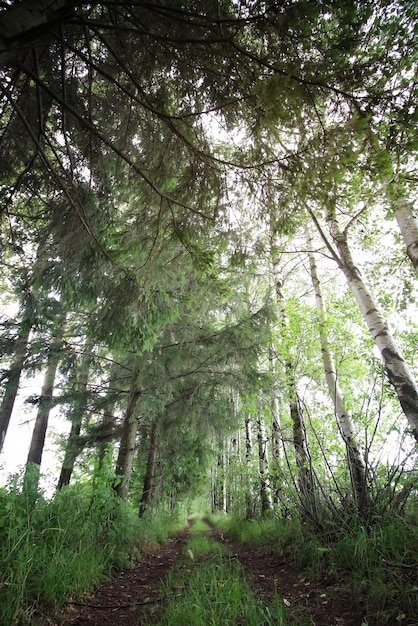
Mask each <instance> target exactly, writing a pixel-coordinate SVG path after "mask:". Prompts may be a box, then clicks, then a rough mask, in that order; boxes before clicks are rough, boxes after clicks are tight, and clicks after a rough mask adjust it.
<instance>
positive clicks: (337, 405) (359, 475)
mask: <svg viewBox="0 0 418 626" xmlns="http://www.w3.org/2000/svg"><path fill="white" fill-rule="evenodd" d="M305 235H306V241H307V247H308V256H309V266H310V271H311V278H312V285H313V288H314V291H315V300H316V307H317V310H318V320H319V339H320V343H321V353H322V361H323V364H324V370H325V378H326V381H327V386H328V390H329V393H330V396H331V398H332V401H333V404H334V411H335V415H336V417H337V422H338V425H339V428H340V432H341V435H342V437H343V440H344V443H345V446H346V452H347V460H348V467H349V471H350V476H351V483H352V488H353V494H354V497H355V501H356V504H357V507H358V510H359V511H363V512H367V510H369V509H370V507H371V498H370V493H369V490H368V486H367V477H366V473H367V472H366V463H365V460H364V457H363V454H362V452H361V450H360V448H359V447H358V445H357V442H356V438H355V434H354V425H353V422H352V419H351V416H350V414H349V412H348V411H347V409H346V407H345V400H344V397H343V394H342V392H341V390H340V387H339V384H338V379H337V374H336V368H335V364H334V360H333V358H332V356H331V350H330V347H329V343H328V336H327V331H326V328H325V306H324V302H323V299H322V291H321V284H320V281H319V277H318V270H317V266H316V260H315V256H314V254H313V252H312V238H311V235H310V232H309V230H308V228H307V227H305Z"/></svg>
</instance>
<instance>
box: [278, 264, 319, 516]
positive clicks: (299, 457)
mask: <svg viewBox="0 0 418 626" xmlns="http://www.w3.org/2000/svg"><path fill="white" fill-rule="evenodd" d="M272 262H273V273H274V278H275V289H276V299H277V305H278V308H279V315H280V331H281V334H282V337H283V339H284V340H285V337H286V316H285V311H284V306H283V294H282V281H281V278H280V275H279V270H278V264H277V259H275V258H274V257H273V259H272ZM284 362H285V378H286V391H287V401H288V403H289V410H290V419H291V422H292V427H293V446H294V450H295V459H296V466H297V468H298V486H299V492H300V498H301V503H302V507H303V509H304V510H305V511H312V510H313V508H314V501H315V485H314V480H313V476H312V472H311V468H310V460H309V455H308V449H309V448H308V442H307V439H306V432H305V427H304V424H303V415H302V410H301V407H300V403H299V398H298V393H297V388H296V380H295V375H294V366H293V363H292V361H291V359H290V358H289V357H288V355H286V354H285V355H284Z"/></svg>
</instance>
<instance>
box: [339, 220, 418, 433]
mask: <svg viewBox="0 0 418 626" xmlns="http://www.w3.org/2000/svg"><path fill="white" fill-rule="evenodd" d="M328 222H329V225H330V231H331V235H332V238H333V240H334V241H335V244H336V246H337V248H338V251H339V255H340V263H339V265H340V267H341V269H342V271H343V272H344V274H345V277H346V279H347V282H348V284H349V286H350V288H351V290H352V292H353V294H354V296H355V298H356V300H357V303H358V305H359V308H360V310H361V312H362V314H363V317H364V319H365V321H366V324H367V327H368V329H369V332H370V334H371V336H372V337H373V339H374V341H375V343H376V345H377V347H378V348H379V351H380V354H381V356H382V359H383V362H384V364H385V368H386V372H387V375H388V379H389V382H390V383H391V384H392V386H393V388H394V389H395V392H396V395H397V396H398V399H399V402H400V405H401V407H402V410H403V412H404V414H405V416H406V418H407V420H408V423H409V425H410V427H411V430H412V434H413V436H414V438H415V440H416V441H417V442H418V388H417V385H416V382H415V380H414V378H413V376H412V374H411V372H410V370H409V368H408V365H407V364H406V362H405V359H404V358H403V355H402V353H401V350H400V349H399V347H398V345H397V343H396V341H395V340H394V338H393V336H392V334H391V332H390V330H389V328H388V325H387V323H386V320H385V319H384V317H383V315H382V314H381V313H380V311H379V310H378V308H377V306H376V303H375V302H374V299H373V296H372V294H371V293H370V291H369V289H368V287H367V285H366V284H365V282H364V280H363V278H362V276H361V272H360V270H359V268H358V267H357V266H356V264H355V263H354V260H353V257H352V254H351V250H350V247H349V245H348V240H347V232H346V231H341V229H340V227H339V224H338V222H337V220H336V218H335V216H334V215H332V214H329V215H328Z"/></svg>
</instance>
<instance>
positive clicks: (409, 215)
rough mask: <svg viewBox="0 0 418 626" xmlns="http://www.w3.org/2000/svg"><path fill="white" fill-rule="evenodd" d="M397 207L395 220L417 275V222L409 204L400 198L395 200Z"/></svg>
mask: <svg viewBox="0 0 418 626" xmlns="http://www.w3.org/2000/svg"><path fill="white" fill-rule="evenodd" d="M397 206H398V208H397V210H396V213H395V218H396V221H397V222H398V226H399V230H400V231H401V234H402V237H403V240H404V243H405V247H406V253H407V255H408V256H409V258H410V259H411V262H412V265H413V266H414V268H415V271H416V273H417V274H418V220H417V219H416V217H415V216H414V213H413V207H412V205H411V203H410V202H408V201H407V200H405V199H404V198H400V199H399V200H397Z"/></svg>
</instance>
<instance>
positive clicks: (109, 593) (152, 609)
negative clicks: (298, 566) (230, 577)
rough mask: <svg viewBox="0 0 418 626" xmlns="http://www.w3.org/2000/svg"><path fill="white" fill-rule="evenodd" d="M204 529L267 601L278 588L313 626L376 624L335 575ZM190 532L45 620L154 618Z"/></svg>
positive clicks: (127, 622) (82, 622)
mask: <svg viewBox="0 0 418 626" xmlns="http://www.w3.org/2000/svg"><path fill="white" fill-rule="evenodd" d="M203 534H205V533H203ZM206 534H209V535H210V536H211V537H213V538H214V539H216V540H217V541H219V542H221V543H222V544H223V545H224V546H225V547H226V548H228V550H229V551H230V552H231V553H232V555H233V558H234V559H236V560H237V561H239V563H240V564H241V565H242V568H243V570H244V572H246V573H248V575H249V578H250V580H251V584H252V587H253V589H254V592H255V593H256V594H257V595H258V596H259V597H260V598H262V599H263V601H265V602H266V604H267V603H270V602H271V601H272V600H273V598H274V594H275V591H277V593H278V594H279V596H280V597H281V598H282V599H283V600H284V602H285V604H286V605H287V606H289V607H290V610H292V609H293V610H294V611H295V614H296V615H299V616H300V620H301V623H303V624H306V623H309V621H308V620H309V617H311V619H312V624H313V625H314V626H362V624H367V625H368V626H373V625H374V623H373V621H370V618H369V619H368V621H365V620H364V615H365V610H364V607H362V606H361V603H360V602H359V600H358V599H355V598H353V597H350V596H349V594H347V592H345V591H344V590H343V589H342V588H340V587H338V586H336V585H335V581H334V582H333V583H331V582H330V581H327V580H312V579H309V578H308V577H307V576H304V575H303V574H301V573H300V572H297V571H295V569H294V568H293V567H292V565H291V563H289V562H288V560H287V559H286V557H285V556H284V555H280V554H273V553H268V552H267V553H266V550H265V549H258V548H252V547H250V546H247V545H245V544H240V543H237V542H234V541H232V540H230V539H229V538H228V537H227V536H225V535H224V533H222V531H220V530H219V529H216V528H212V529H211V530H210V531H208V532H207V533H206ZM189 537H190V528H185V529H184V530H182V531H180V532H179V533H177V534H176V535H175V536H174V537H172V538H171V539H170V540H169V542H168V543H167V545H165V546H158V547H156V548H154V549H153V550H151V551H149V552H147V553H146V554H143V555H142V556H141V559H140V560H139V562H138V563H137V565H136V566H135V568H134V569H132V570H128V571H125V572H120V573H119V574H118V575H117V576H116V577H115V578H114V579H113V580H112V581H110V582H108V583H105V584H103V585H102V586H100V587H99V588H98V589H97V591H96V592H95V594H94V595H92V596H87V595H85V596H83V598H82V600H80V602H79V603H76V602H74V603H71V604H69V605H68V606H67V607H66V609H65V611H63V613H62V614H61V616H60V617H59V618H55V619H54V620H48V622H46V624H45V626H47V625H48V626H110V625H112V626H139V625H141V624H147V625H148V624H158V623H159V622H160V619H161V616H162V614H163V611H164V606H165V597H164V587H163V584H164V581H165V580H166V578H167V575H168V574H169V571H170V570H171V569H172V568H173V566H175V565H177V564H178V563H179V561H180V560H181V559H182V558H184V548H185V545H186V543H187V541H188V539H189ZM185 626H187V625H186V624H185ZM202 626H205V625H204V624H202ZM220 626H222V625H221V624H220Z"/></svg>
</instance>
